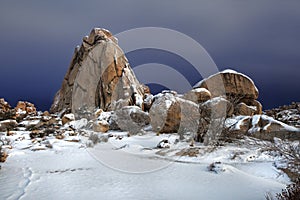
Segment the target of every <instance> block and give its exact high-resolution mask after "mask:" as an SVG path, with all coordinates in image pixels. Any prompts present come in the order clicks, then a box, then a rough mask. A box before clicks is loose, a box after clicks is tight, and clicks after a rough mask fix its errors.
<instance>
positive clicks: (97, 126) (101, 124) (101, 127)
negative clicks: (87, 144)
mask: <svg viewBox="0 0 300 200" xmlns="http://www.w3.org/2000/svg"><path fill="white" fill-rule="evenodd" d="M93 130H94V131H95V132H102V133H106V132H107V131H108V130H109V123H108V122H107V121H105V120H100V121H96V122H94V124H93Z"/></svg>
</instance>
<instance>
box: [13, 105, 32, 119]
mask: <svg viewBox="0 0 300 200" xmlns="http://www.w3.org/2000/svg"><path fill="white" fill-rule="evenodd" d="M15 111H16V116H15V117H16V119H20V118H24V117H26V116H27V115H36V108H35V106H34V104H32V103H30V102H27V101H19V102H18V104H17V106H16V107H15Z"/></svg>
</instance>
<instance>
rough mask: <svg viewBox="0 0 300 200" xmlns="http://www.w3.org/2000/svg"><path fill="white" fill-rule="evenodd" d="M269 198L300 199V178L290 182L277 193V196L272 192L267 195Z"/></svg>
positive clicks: (279, 199) (272, 199) (270, 199)
mask: <svg viewBox="0 0 300 200" xmlns="http://www.w3.org/2000/svg"><path fill="white" fill-rule="evenodd" d="M265 197H266V199H267V200H275V199H277V200H299V199H300V179H299V178H298V179H297V180H296V181H295V183H292V184H289V185H288V186H287V187H286V188H285V189H283V190H282V191H281V193H278V194H276V198H274V197H273V195H272V194H271V193H267V194H266V195H265Z"/></svg>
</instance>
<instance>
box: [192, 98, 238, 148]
mask: <svg viewBox="0 0 300 200" xmlns="http://www.w3.org/2000/svg"><path fill="white" fill-rule="evenodd" d="M233 111H234V109H233V105H232V103H231V102H229V101H228V100H226V99H225V98H222V97H215V98H212V99H211V100H208V101H206V102H204V103H202V104H200V105H199V113H200V118H199V129H198V132H197V135H196V137H195V140H196V141H200V142H203V141H204V140H206V141H205V142H206V143H209V141H212V140H214V139H216V138H217V137H218V136H219V135H220V134H221V132H222V130H223V127H224V120H225V118H226V117H230V116H232V115H233Z"/></svg>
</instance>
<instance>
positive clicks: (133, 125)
mask: <svg viewBox="0 0 300 200" xmlns="http://www.w3.org/2000/svg"><path fill="white" fill-rule="evenodd" d="M258 95H259V91H258V89H257V87H256V86H255V84H254V82H253V81H252V80H251V79H250V78H249V77H248V76H246V75H244V74H242V73H238V72H236V71H233V70H224V71H222V72H219V73H217V74H214V75H211V76H210V77H208V78H205V79H203V80H202V81H200V82H198V83H197V84H196V85H195V87H194V88H193V89H191V90H190V91H188V92H186V93H185V94H177V92H176V91H162V92H161V93H159V94H151V92H150V89H149V88H148V87H147V86H145V85H143V84H141V83H140V82H139V81H138V80H137V78H136V77H135V74H134V73H133V70H132V69H131V67H130V65H129V62H128V60H127V58H126V57H125V55H124V53H123V51H122V50H121V48H120V47H119V46H118V43H117V39H116V38H115V37H114V36H113V35H112V34H111V33H110V32H109V31H107V30H105V29H101V28H94V29H93V30H92V31H91V33H90V34H89V36H86V37H84V38H83V41H82V44H81V46H80V47H77V48H76V49H75V53H74V55H73V58H72V61H71V64H70V67H69V69H68V71H67V73H66V75H65V78H64V80H63V82H62V86H61V88H60V90H59V91H58V92H57V94H56V95H55V97H54V101H53V104H52V106H51V110H50V113H51V114H50V113H49V112H47V111H46V112H44V113H43V112H37V110H36V108H35V106H34V105H33V104H32V103H29V102H22V101H20V102H18V104H17V106H16V107H15V108H12V107H11V106H10V105H9V104H8V103H7V102H6V101H5V100H4V99H0V132H7V134H13V132H11V131H14V130H22V131H30V137H31V138H32V139H35V138H43V137H46V136H48V135H53V136H55V137H56V138H57V139H64V138H65V139H66V138H67V137H69V136H72V137H73V136H76V135H78V134H79V132H80V131H81V129H89V130H92V131H93V132H101V133H105V132H108V131H109V130H122V131H126V132H128V135H131V134H144V133H145V132H147V131H152V132H155V133H156V134H160V133H168V134H179V136H180V139H184V140H187V141H192V143H193V142H194V141H197V142H204V143H206V144H209V143H210V142H213V141H215V140H218V139H219V138H220V137H222V135H223V134H224V132H226V134H227V135H228V134H229V135H231V134H232V135H235V134H236V133H237V132H238V133H240V134H245V135H251V136H254V137H257V138H260V139H267V140H272V138H274V137H279V138H283V139H291V140H297V139H300V135H299V133H300V130H299V128H296V127H293V126H291V125H292V124H290V126H289V125H287V124H285V123H287V121H289V119H288V118H284V117H283V116H286V115H285V114H284V112H287V111H285V110H280V111H278V112H277V111H267V114H268V115H270V116H266V115H263V114H262V105H261V103H260V102H259V101H258V100H257V99H258ZM299 107H300V106H299V104H295V106H294V107H293V108H291V109H289V113H290V114H291V113H296V114H295V115H293V119H295V120H296V121H297V123H299V121H300V120H299V118H295V116H296V117H297V116H298V117H299V115H297V113H299ZM291 115H292V114H291ZM272 117H274V118H276V119H279V120H281V121H283V122H285V123H283V122H280V121H278V120H276V119H274V118H272ZM284 120H286V121H284ZM71 140H72V141H77V140H78V139H76V138H75V139H74V138H73V139H71ZM161 146H164V145H161Z"/></svg>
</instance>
